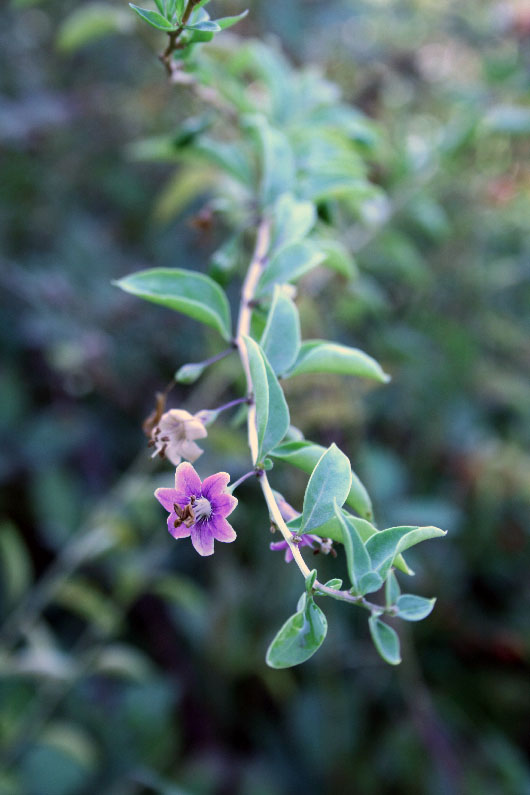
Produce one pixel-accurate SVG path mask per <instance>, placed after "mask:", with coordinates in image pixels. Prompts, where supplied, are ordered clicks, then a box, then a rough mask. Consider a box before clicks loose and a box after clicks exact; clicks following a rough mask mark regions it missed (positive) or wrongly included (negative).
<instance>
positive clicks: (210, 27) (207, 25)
mask: <svg viewBox="0 0 530 795" xmlns="http://www.w3.org/2000/svg"><path fill="white" fill-rule="evenodd" d="M184 27H185V28H186V30H198V31H200V32H204V33H219V31H220V30H221V28H220V27H219V25H218V24H217V22H213V21H212V20H211V19H203V20H201V21H200V22H194V23H193V24H191V25H184Z"/></svg>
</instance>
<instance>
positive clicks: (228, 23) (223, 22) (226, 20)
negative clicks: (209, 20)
mask: <svg viewBox="0 0 530 795" xmlns="http://www.w3.org/2000/svg"><path fill="white" fill-rule="evenodd" d="M247 14H248V8H247V10H246V11H242V12H241V14H236V15H235V16H232V17H221V19H216V20H215V21H216V22H217V24H218V25H219V27H220V28H221V30H225V29H226V28H231V27H232V25H236V24H237V23H238V22H239V21H240V20H241V19H244V17H246V15H247Z"/></svg>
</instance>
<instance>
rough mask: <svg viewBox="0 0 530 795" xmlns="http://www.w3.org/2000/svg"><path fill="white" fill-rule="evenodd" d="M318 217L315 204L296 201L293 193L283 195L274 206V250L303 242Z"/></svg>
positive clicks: (272, 235) (272, 236)
mask: <svg viewBox="0 0 530 795" xmlns="http://www.w3.org/2000/svg"><path fill="white" fill-rule="evenodd" d="M316 217H317V211H316V207H315V205H314V204H313V202H308V201H300V199H295V197H294V196H293V195H292V193H284V194H282V195H281V196H280V197H279V198H278V200H277V202H276V204H275V205H274V214H273V226H272V234H271V238H272V246H271V248H272V250H274V251H275V250H277V249H279V248H281V247H282V246H286V245H288V244H289V243H298V242H299V241H300V240H303V238H304V237H305V236H306V235H307V234H309V232H310V231H311V229H312V228H313V226H314V225H315V221H316Z"/></svg>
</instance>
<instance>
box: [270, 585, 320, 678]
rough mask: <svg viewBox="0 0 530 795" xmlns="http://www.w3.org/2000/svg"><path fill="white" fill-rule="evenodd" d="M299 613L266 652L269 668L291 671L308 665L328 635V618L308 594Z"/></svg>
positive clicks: (304, 595) (303, 597)
mask: <svg viewBox="0 0 530 795" xmlns="http://www.w3.org/2000/svg"><path fill="white" fill-rule="evenodd" d="M299 606H300V609H299V610H298V612H296V613H295V614H294V616H291V618H288V619H287V621H286V622H285V624H284V625H283V627H282V628H281V629H280V631H279V632H278V634H277V635H276V637H275V638H274V640H273V641H272V643H271V644H270V646H269V648H268V650H267V657H266V661H267V665H270V667H271V668H290V667H291V666H293V665H299V664H300V663H303V662H305V661H306V660H308V659H309V658H310V657H312V656H313V654H314V653H315V652H316V651H317V650H318V649H319V648H320V646H321V645H322V643H323V642H324V638H325V637H326V633H327V631H328V622H327V620H326V616H325V615H324V613H323V612H322V610H321V609H320V607H318V605H317V604H315V600H314V599H313V598H312V597H311V596H307V595H306V594H305V593H304V594H303V595H302V599H301V600H300V603H299Z"/></svg>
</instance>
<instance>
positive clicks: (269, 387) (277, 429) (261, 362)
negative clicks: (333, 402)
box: [244, 337, 289, 464]
mask: <svg viewBox="0 0 530 795" xmlns="http://www.w3.org/2000/svg"><path fill="white" fill-rule="evenodd" d="M244 343H245V345H246V348H247V353H248V358H249V365H250V374H251V377H252V384H253V387H254V400H255V404H256V421H257V427H258V444H259V450H258V461H259V460H261V459H262V458H263V457H264V456H266V455H267V454H268V453H269V452H270V450H272V448H273V447H274V446H275V445H277V444H278V442H280V441H281V440H282V439H283V437H284V436H285V434H286V432H287V429H288V427H289V408H288V406H287V402H286V400H285V397H284V394H283V390H282V388H281V386H280V384H279V383H278V379H277V378H276V376H275V374H274V370H273V369H272V367H271V365H270V364H269V362H268V360H267V357H266V356H265V354H264V353H263V351H262V350H261V348H260V346H259V345H258V343H257V342H256V341H255V340H253V339H252V338H251V337H244ZM253 463H254V464H256V463H257V461H254V462H253Z"/></svg>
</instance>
